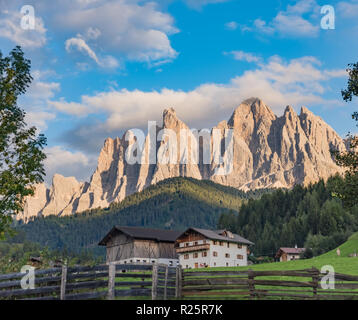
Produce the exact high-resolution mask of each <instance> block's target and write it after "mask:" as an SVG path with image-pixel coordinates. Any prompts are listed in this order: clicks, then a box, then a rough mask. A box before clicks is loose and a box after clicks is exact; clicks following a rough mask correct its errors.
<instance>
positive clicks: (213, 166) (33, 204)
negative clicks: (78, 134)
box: [19, 98, 346, 221]
mask: <svg viewBox="0 0 358 320" xmlns="http://www.w3.org/2000/svg"><path fill="white" fill-rule="evenodd" d="M187 128H188V126H187V125H186V124H185V123H184V122H183V121H181V120H180V119H179V118H178V117H177V115H176V113H175V110H174V109H172V108H171V109H167V110H165V111H164V113H163V126H162V127H157V128H156V129H155V130H156V133H158V132H160V130H161V129H171V130H173V131H174V132H175V134H176V138H177V141H178V142H179V141H180V138H179V136H180V130H181V129H187ZM219 129H220V130H225V129H232V130H233V154H232V158H231V160H232V164H233V168H232V171H231V172H230V173H229V174H226V175H215V171H216V170H217V169H220V167H221V165H220V164H217V163H216V162H215V161H214V155H215V154H214V155H213V154H211V158H210V161H211V162H210V164H204V163H203V159H201V158H200V162H199V163H198V164H196V163H194V164H192V163H191V162H189V163H188V164H180V163H179V164H170V163H169V164H162V163H156V164H145V163H144V164H138V163H137V164H129V163H128V162H127V161H126V160H125V159H126V158H125V155H126V150H127V148H128V146H129V145H130V142H133V141H135V140H133V139H132V140H130V141H126V139H125V135H124V136H123V137H122V138H118V137H117V138H115V139H111V138H108V139H107V140H106V141H105V143H104V147H103V149H102V150H101V153H100V155H99V158H98V165H97V168H96V170H95V172H94V173H93V175H92V177H91V180H90V182H84V183H81V182H78V181H77V180H76V179H75V178H73V177H70V178H65V177H63V176H61V175H55V176H54V177H53V182H52V186H51V187H50V189H47V188H46V187H45V185H43V184H42V185H39V186H37V188H36V194H35V197H32V198H30V199H28V200H27V203H26V206H25V210H24V212H23V214H22V215H19V218H20V219H23V220H24V221H27V220H28V219H30V218H31V217H34V216H35V217H36V216H48V215H60V216H66V215H72V214H74V213H75V212H82V211H85V210H87V209H93V208H105V207H108V206H109V205H110V204H111V203H113V202H120V201H122V200H123V199H125V197H127V196H128V195H131V194H133V193H135V192H138V191H142V190H144V189H145V188H147V187H148V186H150V185H152V184H155V183H157V182H159V181H162V180H165V179H168V178H172V177H178V176H182V177H192V178H195V179H199V180H201V179H204V180H211V181H213V182H216V183H220V184H222V185H225V186H231V187H234V188H238V189H241V190H254V189H260V188H280V187H283V188H292V187H293V186H294V185H296V184H303V185H308V184H309V183H311V182H316V181H318V180H319V179H321V178H322V179H325V180H326V179H327V178H328V177H329V176H331V175H333V174H335V173H337V172H342V169H341V168H339V167H337V166H336V164H335V162H334V161H333V159H332V157H331V154H330V149H332V148H333V149H338V150H340V151H343V150H346V146H345V142H344V140H343V139H342V138H341V137H340V136H339V135H338V134H337V133H336V132H335V131H334V130H333V129H332V128H331V127H330V126H329V125H327V124H326V123H325V122H324V121H323V120H322V119H321V118H320V117H318V116H315V115H314V114H313V113H312V112H310V111H309V110H308V109H307V108H305V107H302V109H301V112H300V114H299V115H298V114H297V113H296V112H295V111H294V110H293V108H292V107H290V106H288V107H287V108H286V109H285V112H284V114H283V116H281V117H277V116H276V115H275V114H274V113H273V112H272V110H271V109H270V108H269V107H268V106H266V105H265V104H264V103H263V102H262V101H261V100H260V99H258V98H251V99H248V100H246V101H244V102H242V103H241V104H240V105H239V106H238V107H237V108H236V110H235V111H234V113H233V114H232V116H231V117H230V119H229V120H228V121H221V122H220V123H219V124H218V125H217V126H216V127H215V128H213V130H219ZM212 132H213V131H212ZM222 132H224V131H222ZM210 139H211V140H210V143H211V145H210V146H211V147H213V145H214V143H213V138H210ZM203 141H204V140H201V142H199V144H200V154H201V155H202V154H203V153H204V149H203ZM223 141H224V138H223V136H222V137H221V141H220V142H221V144H222V143H223ZM150 143H151V139H150V136H149V135H148V136H147V137H146V139H145V143H144V146H145V148H147V147H148V146H149V145H150ZM164 145H165V142H164V141H159V142H156V145H155V148H156V151H159V150H161V148H162V147H163V146H164ZM177 149H178V150H179V149H180V146H179V143H178V146H177ZM145 150H147V149H145ZM190 151H191V150H189V151H188V153H189V154H190ZM177 154H178V155H177V158H178V160H180V153H179V152H178V153H177ZM146 157H149V155H146ZM146 159H147V158H146ZM215 159H216V158H215Z"/></svg>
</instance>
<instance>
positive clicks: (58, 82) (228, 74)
mask: <svg viewBox="0 0 358 320" xmlns="http://www.w3.org/2000/svg"><path fill="white" fill-rule="evenodd" d="M24 6H30V7H24ZM326 6H330V7H329V8H330V9H329V10H330V11H327V10H326V9H325V8H326ZM332 9H333V11H332ZM322 10H323V11H322ZM333 13H334V14H333ZM357 35H358V0H343V1H333V0H323V1H318V0H298V1H297V0H291V1H282V0H272V1H267V0H251V1H244V0H152V1H145V0H142V1H140V0H36V1H34V0H32V1H31V0H26V1H22V0H0V51H1V52H2V53H3V55H7V54H8V53H9V51H10V50H11V49H12V48H14V46H15V45H20V46H21V47H22V49H23V50H24V52H25V55H26V57H27V58H29V59H30V60H31V63H32V69H31V70H32V71H31V72H32V75H33V78H34V80H33V82H32V84H31V86H30V88H29V90H28V92H27V93H26V94H25V95H24V96H22V97H21V98H20V100H19V105H20V106H21V107H22V108H23V109H25V111H26V113H27V116H26V117H27V118H26V119H27V122H28V123H29V125H35V126H37V127H38V128H39V132H42V133H44V134H45V135H46V137H47V139H48V145H47V147H46V150H45V151H46V153H47V155H48V157H47V160H46V163H45V167H46V172H47V176H46V182H47V183H50V182H51V178H52V176H53V174H54V173H60V174H63V175H65V176H75V177H76V178H77V179H78V180H80V181H84V180H88V179H89V177H90V175H91V174H92V172H93V170H94V169H95V167H96V163H97V158H98V155H99V152H100V150H101V147H102V146H103V143H104V140H105V139H106V138H107V137H112V138H115V137H117V136H120V137H121V136H122V134H123V132H124V131H125V130H127V129H131V128H146V126H147V122H148V120H150V121H157V122H158V124H161V119H162V112H163V110H164V109H166V108H169V107H173V108H174V109H175V110H176V112H177V115H178V117H179V118H180V119H182V120H183V121H184V122H185V123H187V124H188V125H189V126H190V127H191V128H211V127H213V126H214V125H216V124H217V123H218V122H219V121H221V120H227V119H229V117H230V116H231V114H232V113H233V111H234V109H235V108H236V107H237V106H238V105H239V104H240V102H242V101H243V100H245V99H247V98H250V97H259V98H261V99H262V100H263V101H264V102H265V103H266V104H267V105H268V106H269V107H270V108H271V109H272V110H273V111H274V112H275V114H276V115H277V116H281V115H282V114H283V110H284V109H285V107H286V106H287V105H291V106H292V107H293V108H294V109H295V110H296V111H297V112H298V113H299V112H300V108H301V106H306V107H307V108H308V109H310V110H311V111H312V112H314V113H315V114H316V115H318V116H320V117H322V118H323V119H324V121H326V122H327V123H328V124H329V125H330V126H331V127H332V128H333V129H335V130H336V131H337V133H338V134H339V135H341V136H342V137H345V135H346V134H347V132H348V131H350V132H352V133H358V128H357V127H356V126H355V123H354V121H353V120H352V118H351V114H352V113H353V111H357V110H358V102H357V100H356V99H353V101H352V102H350V103H346V102H344V101H343V100H342V97H341V93H340V92H341V89H343V88H345V87H346V83H347V73H346V71H345V70H346V68H347V65H348V63H354V62H357V61H358V41H357Z"/></svg>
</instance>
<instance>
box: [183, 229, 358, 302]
mask: <svg viewBox="0 0 358 320" xmlns="http://www.w3.org/2000/svg"><path fill="white" fill-rule="evenodd" d="M339 248H340V251H341V255H340V256H338V255H337V252H336V251H337V249H334V250H332V251H329V252H327V253H325V254H323V255H321V256H318V257H315V258H312V259H303V260H296V261H287V262H274V263H264V264H256V265H251V266H247V267H223V268H209V269H205V271H230V270H233V271H234V270H235V271H245V270H248V269H252V270H256V271H276V270H277V271H284V270H303V269H310V268H312V267H315V268H317V269H319V270H321V268H322V267H323V266H325V265H330V266H333V267H334V270H335V272H337V273H344V274H350V275H358V257H349V255H350V254H352V253H355V252H356V251H358V232H357V233H355V234H353V235H352V236H351V237H350V238H349V239H348V240H347V241H346V242H345V243H344V244H342V245H341V246H339ZM188 271H199V272H200V271H203V269H191V270H188ZM213 277H215V276H213ZM209 278H211V277H209ZM259 279H260V280H285V281H311V280H312V279H311V278H303V277H288V276H262V277H259ZM336 283H342V282H341V281H339V282H336ZM256 287H257V288H258V289H269V290H276V289H277V288H278V287H270V286H261V285H260V286H256ZM292 289H293V288H292ZM294 290H297V289H294ZM299 290H301V292H300V293H305V292H306V293H310V292H312V289H311V288H301V289H299ZM215 291H216V290H215ZM230 291H233V292H232V295H231V294H230V293H231V292H230ZM234 291H235V290H234V289H233V290H218V291H217V295H213V296H211V297H210V298H212V299H223V298H224V299H247V297H242V296H240V295H236V294H235V292H234ZM333 291H334V290H333ZM354 291H357V290H354ZM331 292H332V291H331ZM327 293H328V292H327ZM191 298H199V297H195V296H192V295H189V296H187V297H186V299H191ZM277 299H284V297H281V298H277Z"/></svg>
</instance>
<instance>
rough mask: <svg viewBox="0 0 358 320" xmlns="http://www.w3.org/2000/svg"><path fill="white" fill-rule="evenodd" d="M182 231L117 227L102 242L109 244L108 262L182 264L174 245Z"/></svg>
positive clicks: (103, 244)
mask: <svg viewBox="0 0 358 320" xmlns="http://www.w3.org/2000/svg"><path fill="white" fill-rule="evenodd" d="M180 234H181V232H178V231H172V230H159V229H149V228H139V227H120V226H116V227H113V228H112V230H111V231H110V232H109V233H108V234H107V235H106V236H105V237H104V238H103V239H102V240H101V241H100V243H99V245H101V246H106V261H107V263H110V262H117V263H123V264H126V263H143V264H154V263H163V264H167V265H169V266H177V265H178V264H179V259H178V255H177V253H176V250H175V248H174V243H175V240H176V238H177V237H178V236H179V235H180Z"/></svg>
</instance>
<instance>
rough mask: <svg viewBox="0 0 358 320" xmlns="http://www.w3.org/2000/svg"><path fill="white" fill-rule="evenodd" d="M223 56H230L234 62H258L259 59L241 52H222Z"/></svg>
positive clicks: (248, 53)
mask: <svg viewBox="0 0 358 320" xmlns="http://www.w3.org/2000/svg"><path fill="white" fill-rule="evenodd" d="M224 54H225V55H232V56H233V57H234V59H235V60H239V61H246V62H260V61H261V58H260V57H258V56H256V55H254V54H252V53H250V52H244V51H242V50H240V51H230V52H224Z"/></svg>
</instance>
